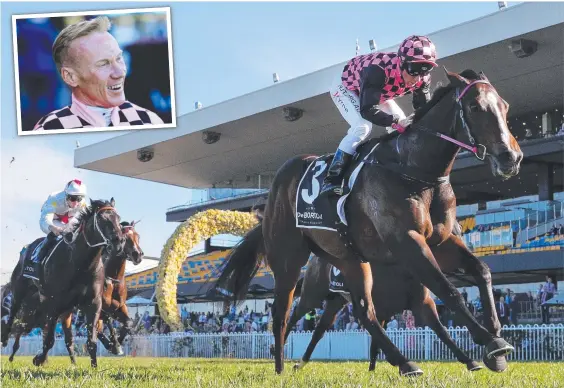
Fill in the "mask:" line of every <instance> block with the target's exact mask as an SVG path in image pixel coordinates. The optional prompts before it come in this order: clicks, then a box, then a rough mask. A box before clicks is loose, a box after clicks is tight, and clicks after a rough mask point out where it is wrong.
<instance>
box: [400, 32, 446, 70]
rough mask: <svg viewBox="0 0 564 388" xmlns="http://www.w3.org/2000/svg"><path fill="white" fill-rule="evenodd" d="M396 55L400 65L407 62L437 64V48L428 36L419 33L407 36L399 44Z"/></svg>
mask: <svg viewBox="0 0 564 388" xmlns="http://www.w3.org/2000/svg"><path fill="white" fill-rule="evenodd" d="M398 56H399V57H400V59H401V63H402V67H403V66H405V64H407V63H427V64H429V65H431V66H432V67H436V66H438V65H437V63H436V61H437V49H436V48H435V44H434V43H433V42H431V40H430V39H429V38H427V37H426V36H421V35H411V36H409V37H407V38H406V39H405V40H404V41H403V42H402V43H401V44H400V46H399V49H398Z"/></svg>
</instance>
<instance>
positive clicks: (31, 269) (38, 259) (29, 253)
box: [23, 236, 62, 291]
mask: <svg viewBox="0 0 564 388" xmlns="http://www.w3.org/2000/svg"><path fill="white" fill-rule="evenodd" d="M61 241H62V236H59V237H56V238H55V239H53V240H52V241H50V242H48V241H47V237H43V238H39V239H37V240H35V241H34V242H33V243H32V244H30V245H29V246H28V247H27V248H26V250H25V253H24V255H25V256H24V268H23V276H24V277H26V278H29V279H32V280H33V283H34V284H35V285H36V286H37V287H38V289H39V290H40V291H41V281H40V279H41V277H42V275H43V267H44V265H45V263H46V262H47V261H48V260H49V258H50V257H51V255H52V253H53V252H54V250H55V249H56V248H57V247H58V246H59V244H60V243H61ZM47 243H49V246H48V247H46V249H45V244H47ZM42 251H43V252H42Z"/></svg>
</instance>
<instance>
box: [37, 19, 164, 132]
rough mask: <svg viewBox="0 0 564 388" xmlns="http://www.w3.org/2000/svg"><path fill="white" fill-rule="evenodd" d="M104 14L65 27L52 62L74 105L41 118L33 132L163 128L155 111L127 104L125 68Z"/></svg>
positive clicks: (108, 21) (57, 40)
mask: <svg viewBox="0 0 564 388" xmlns="http://www.w3.org/2000/svg"><path fill="white" fill-rule="evenodd" d="M110 27H111V22H110V20H109V19H108V18H107V17H106V16H99V17H97V18H95V19H93V20H88V21H81V22H78V23H75V24H72V25H69V26H67V27H66V28H65V29H63V30H62V31H61V32H60V33H59V35H58V36H57V38H56V39H55V42H54V43H53V59H54V61H55V64H56V65H57V69H58V71H59V74H60V75H61V77H62V79H63V81H64V82H65V83H66V84H67V85H68V86H69V87H70V88H71V90H72V103H71V105H69V106H66V107H64V108H62V109H58V110H55V111H53V112H51V113H49V114H47V115H45V116H43V117H42V118H41V119H40V120H39V121H38V122H37V124H36V125H35V127H34V128H33V130H34V131H43V130H53V129H74V128H88V127H91V128H102V127H117V126H132V125H147V124H163V120H162V119H161V118H160V117H159V116H158V115H157V114H156V113H154V112H151V111H150V110H148V109H145V108H141V107H140V106H138V105H135V104H133V103H132V102H130V101H127V99H126V98H125V92H124V82H125V75H126V65H125V61H124V59H123V52H122V50H121V49H120V47H119V45H118V43H117V41H116V39H115V38H114V37H113V36H112V35H111V34H110V33H109V32H108V31H109V30H110Z"/></svg>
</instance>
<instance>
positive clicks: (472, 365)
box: [466, 360, 484, 372]
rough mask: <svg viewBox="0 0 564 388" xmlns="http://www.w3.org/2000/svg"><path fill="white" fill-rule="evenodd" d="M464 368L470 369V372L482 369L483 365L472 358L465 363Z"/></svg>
mask: <svg viewBox="0 0 564 388" xmlns="http://www.w3.org/2000/svg"><path fill="white" fill-rule="evenodd" d="M466 368H467V369H468V370H469V371H470V372H476V371H478V370H480V369H484V367H483V366H482V365H480V364H478V363H477V362H476V361H474V360H472V361H468V362H467V363H466Z"/></svg>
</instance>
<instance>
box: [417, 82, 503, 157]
mask: <svg viewBox="0 0 564 388" xmlns="http://www.w3.org/2000/svg"><path fill="white" fill-rule="evenodd" d="M476 84H487V85H490V86H492V84H491V83H489V82H488V81H484V80H476V81H472V82H471V83H469V84H468V85H467V86H466V87H465V88H464V89H463V90H462V93H460V88H456V99H455V101H456V103H457V107H456V110H457V111H458V114H457V113H456V112H455V114H454V120H453V125H452V129H453V131H454V130H455V129H456V122H457V118H458V117H460V122H461V123H462V128H463V129H464V130H466V134H467V135H468V140H469V141H470V145H468V144H466V143H463V142H461V141H458V140H456V139H454V138H452V137H450V136H447V135H445V134H443V133H439V132H435V131H430V130H424V131H421V132H422V133H428V134H430V135H434V136H437V137H439V138H441V139H443V140H446V141H449V142H451V143H453V144H455V145H457V146H459V147H461V148H464V149H467V150H468V151H470V152H472V153H473V154H474V156H475V157H476V158H477V159H479V160H484V159H485V158H486V155H487V151H486V146H485V145H483V144H479V143H478V144H477V143H476V140H475V139H474V136H472V131H471V130H470V127H469V126H468V123H467V122H466V120H465V118H464V107H463V106H462V98H463V97H464V95H465V94H466V92H467V91H468V90H469V89H470V88H471V87H472V86H474V85H476ZM492 87H493V86H492ZM424 129H427V128H424Z"/></svg>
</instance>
